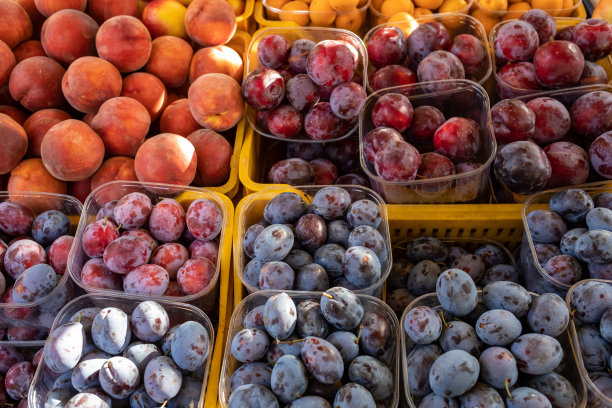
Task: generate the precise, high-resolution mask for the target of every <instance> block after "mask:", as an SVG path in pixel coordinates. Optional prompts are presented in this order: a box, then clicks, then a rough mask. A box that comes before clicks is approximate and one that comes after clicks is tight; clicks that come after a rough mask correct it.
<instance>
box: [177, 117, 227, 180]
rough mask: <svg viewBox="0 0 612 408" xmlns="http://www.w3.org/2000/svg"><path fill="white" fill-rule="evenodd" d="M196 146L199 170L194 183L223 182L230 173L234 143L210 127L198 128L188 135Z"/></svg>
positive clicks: (188, 138)
mask: <svg viewBox="0 0 612 408" xmlns="http://www.w3.org/2000/svg"><path fill="white" fill-rule="evenodd" d="M187 140H189V142H191V144H192V145H193V147H195V152H196V155H197V157H198V171H197V173H196V177H195V179H194V183H195V184H196V185H198V186H201V187H212V186H218V185H220V184H223V183H225V182H226V181H227V179H228V177H229V174H230V163H231V161H232V153H233V149H232V145H230V144H229V142H228V141H227V139H225V138H224V137H223V136H221V135H220V134H218V133H217V132H215V131H214V130H210V129H200V130H196V131H195V132H193V133H192V134H190V135H189V136H188V137H187Z"/></svg>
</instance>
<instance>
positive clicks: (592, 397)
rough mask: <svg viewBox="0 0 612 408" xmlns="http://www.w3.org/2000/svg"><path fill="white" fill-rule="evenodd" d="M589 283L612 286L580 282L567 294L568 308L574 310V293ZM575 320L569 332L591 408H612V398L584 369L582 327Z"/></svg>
mask: <svg viewBox="0 0 612 408" xmlns="http://www.w3.org/2000/svg"><path fill="white" fill-rule="evenodd" d="M587 282H605V283H608V284H610V285H612V281H609V280H603V279H586V280H583V281H580V282H578V283H576V284H575V285H573V286H572V287H571V288H570V289H569V291H568V292H567V296H566V298H565V302H566V303H567V307H568V308H569V309H570V310H573V308H572V304H571V302H570V299H571V296H572V292H573V291H574V290H575V289H576V288H577V287H578V286H580V285H583V284H585V283H587ZM574 319H575V318H572V319H570V323H569V328H568V330H569V332H570V335H571V337H572V352H573V353H574V354H575V355H576V358H577V359H578V370H579V371H580V377H581V380H582V381H584V383H585V384H586V389H587V401H588V407H589V408H609V407H612V397H610V396H606V395H605V394H604V393H603V392H601V391H600V390H599V389H598V388H597V386H595V384H593V381H591V378H590V377H589V373H588V371H587V370H586V368H585V367H584V361H583V360H582V352H581V351H580V343H579V342H578V333H577V332H576V326H580V323H578V324H576V323H575V322H574Z"/></svg>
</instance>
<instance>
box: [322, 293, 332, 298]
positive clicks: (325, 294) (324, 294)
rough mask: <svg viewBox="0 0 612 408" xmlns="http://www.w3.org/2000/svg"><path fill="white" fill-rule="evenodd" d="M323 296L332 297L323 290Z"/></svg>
mask: <svg viewBox="0 0 612 408" xmlns="http://www.w3.org/2000/svg"><path fill="white" fill-rule="evenodd" d="M323 296H325V297H327V298H330V299H333V298H334V297H333V296H332V295H330V294H329V293H326V292H323Z"/></svg>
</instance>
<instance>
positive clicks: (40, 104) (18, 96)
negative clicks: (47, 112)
mask: <svg viewBox="0 0 612 408" xmlns="http://www.w3.org/2000/svg"><path fill="white" fill-rule="evenodd" d="M65 72H66V71H65V70H64V68H63V67H62V66H61V65H60V64H59V63H58V62H57V61H55V60H53V59H51V58H49V57H32V58H28V59H25V60H23V61H21V62H20V63H19V64H17V65H16V66H15V68H14V69H13V72H12V73H11V77H10V79H9V90H10V92H11V96H12V97H13V99H14V100H16V101H19V103H21V105H22V106H23V107H24V108H26V109H28V110H31V111H37V110H40V109H47V108H58V107H60V106H62V105H64V103H65V100H64V95H62V78H63V77H64V73H65Z"/></svg>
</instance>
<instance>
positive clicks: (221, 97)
mask: <svg viewBox="0 0 612 408" xmlns="http://www.w3.org/2000/svg"><path fill="white" fill-rule="evenodd" d="M196 1H197V0H196ZM188 98H189V108H190V109H191V113H192V114H193V117H194V119H195V120H196V122H198V123H199V124H200V125H202V126H203V127H205V128H209V129H212V130H215V131H217V132H223V131H225V130H228V129H231V128H232V127H234V126H235V125H236V124H237V123H238V122H239V121H240V119H241V118H242V116H243V115H244V100H243V99H242V91H241V89H240V85H238V82H236V80H235V79H234V78H232V77H230V76H228V75H225V74H205V75H202V76H201V77H199V78H198V79H196V80H195V82H194V83H193V84H191V87H190V88H189V96H188Z"/></svg>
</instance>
